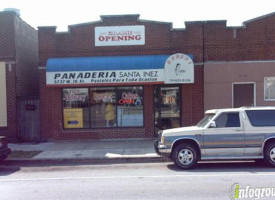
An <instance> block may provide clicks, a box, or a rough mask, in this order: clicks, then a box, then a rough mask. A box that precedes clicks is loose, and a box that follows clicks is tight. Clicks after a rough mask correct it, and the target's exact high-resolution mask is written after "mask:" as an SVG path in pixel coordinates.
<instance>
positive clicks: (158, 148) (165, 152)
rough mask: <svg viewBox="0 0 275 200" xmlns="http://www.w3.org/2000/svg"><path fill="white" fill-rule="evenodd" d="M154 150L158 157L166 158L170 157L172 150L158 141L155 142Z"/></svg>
mask: <svg viewBox="0 0 275 200" xmlns="http://www.w3.org/2000/svg"><path fill="white" fill-rule="evenodd" d="M154 149H155V152H156V153H157V154H158V155H161V156H165V157H170V154H171V150H170V149H167V148H166V146H165V145H163V144H161V143H160V142H159V141H157V140H156V141H155V142H154Z"/></svg>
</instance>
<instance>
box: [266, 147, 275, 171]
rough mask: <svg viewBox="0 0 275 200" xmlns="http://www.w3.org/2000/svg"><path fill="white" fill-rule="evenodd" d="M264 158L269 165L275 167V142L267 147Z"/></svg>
mask: <svg viewBox="0 0 275 200" xmlns="http://www.w3.org/2000/svg"><path fill="white" fill-rule="evenodd" d="M264 158H265V162H266V163H267V164H268V165H270V166H272V167H275V142H271V143H270V144H268V145H267V147H266V148H265V152H264Z"/></svg>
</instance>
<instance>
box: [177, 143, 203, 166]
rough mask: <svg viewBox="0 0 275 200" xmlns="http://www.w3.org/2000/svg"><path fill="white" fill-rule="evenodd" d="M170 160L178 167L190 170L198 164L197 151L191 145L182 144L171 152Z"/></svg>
mask: <svg viewBox="0 0 275 200" xmlns="http://www.w3.org/2000/svg"><path fill="white" fill-rule="evenodd" d="M172 159H173V161H174V163H175V165H177V166H178V167H180V168H182V169H191V168H192V167H194V166H195V165H196V164H197V162H198V150H197V148H195V147H194V146H193V145H191V144H188V143H182V144H180V145H178V146H177V147H176V148H175V149H174V150H173V152H172Z"/></svg>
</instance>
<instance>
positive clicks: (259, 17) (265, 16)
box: [243, 12, 275, 26]
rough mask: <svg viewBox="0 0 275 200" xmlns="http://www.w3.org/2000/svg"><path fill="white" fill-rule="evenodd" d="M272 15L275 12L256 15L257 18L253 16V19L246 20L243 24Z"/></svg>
mask: <svg viewBox="0 0 275 200" xmlns="http://www.w3.org/2000/svg"><path fill="white" fill-rule="evenodd" d="M272 15H275V12H272V13H269V14H266V15H262V16H260V17H256V18H253V19H250V20H247V21H244V22H243V25H244V26H245V25H246V24H248V23H251V22H254V21H257V20H261V19H263V18H266V17H270V16H272Z"/></svg>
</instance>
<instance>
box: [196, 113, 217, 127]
mask: <svg viewBox="0 0 275 200" xmlns="http://www.w3.org/2000/svg"><path fill="white" fill-rule="evenodd" d="M214 115H215V114H206V115H205V116H204V118H203V119H202V120H201V121H200V122H199V123H197V125H196V126H198V127H205V125H206V124H207V123H208V122H209V121H210V120H211V119H212V118H213V117H214Z"/></svg>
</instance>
